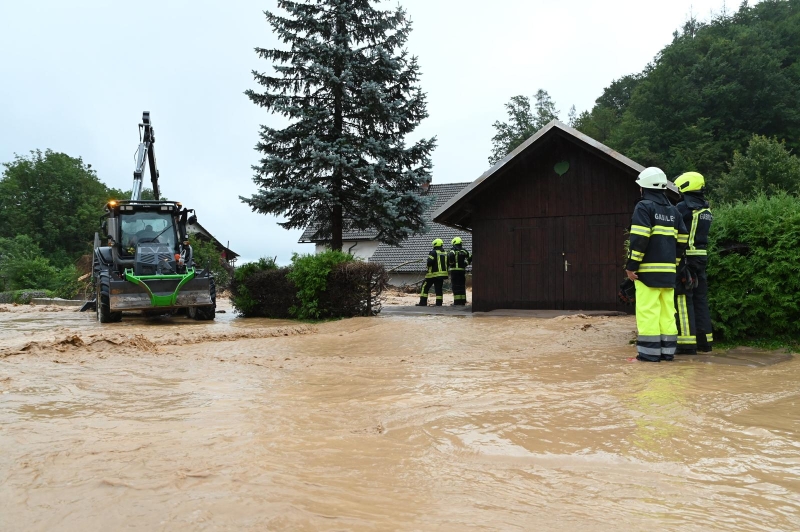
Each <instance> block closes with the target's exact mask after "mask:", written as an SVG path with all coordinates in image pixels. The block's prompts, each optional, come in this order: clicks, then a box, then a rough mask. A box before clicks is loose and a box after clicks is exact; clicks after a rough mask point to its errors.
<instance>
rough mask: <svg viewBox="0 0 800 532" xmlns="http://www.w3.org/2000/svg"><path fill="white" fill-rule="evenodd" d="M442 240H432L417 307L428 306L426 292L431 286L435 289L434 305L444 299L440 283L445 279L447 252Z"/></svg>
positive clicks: (440, 303)
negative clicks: (426, 270)
mask: <svg viewBox="0 0 800 532" xmlns="http://www.w3.org/2000/svg"><path fill="white" fill-rule="evenodd" d="M443 246H444V242H442V239H441V238H437V239H436V240H434V241H433V250H431V252H430V253H429V254H428V272H427V273H426V274H425V282H423V283H422V292H420V294H419V303H417V306H418V307H427V306H428V292H429V291H430V289H431V286H433V287H434V289H435V290H436V306H437V307H441V306H442V302H443V300H444V296H443V295H442V285H443V284H444V280H445V279H447V253H445V251H444V247H443Z"/></svg>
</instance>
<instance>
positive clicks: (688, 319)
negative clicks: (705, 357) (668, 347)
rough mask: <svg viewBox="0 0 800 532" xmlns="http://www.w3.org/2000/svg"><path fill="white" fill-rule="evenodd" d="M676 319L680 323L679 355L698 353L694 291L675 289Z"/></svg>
mask: <svg viewBox="0 0 800 532" xmlns="http://www.w3.org/2000/svg"><path fill="white" fill-rule="evenodd" d="M675 311H676V312H675V319H676V320H677V323H678V353H681V351H684V352H686V354H691V352H692V351H694V352H695V353H696V352H697V351H696V350H697V337H696V331H697V328H696V325H695V315H694V314H695V313H694V290H686V289H684V288H683V287H682V286H678V287H677V288H676V289H675Z"/></svg>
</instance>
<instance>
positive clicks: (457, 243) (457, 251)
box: [447, 236, 472, 305]
mask: <svg viewBox="0 0 800 532" xmlns="http://www.w3.org/2000/svg"><path fill="white" fill-rule="evenodd" d="M450 243H451V244H452V245H453V248H452V249H451V250H450V251H449V252H448V253H447V267H448V269H449V270H450V283H451V284H452V285H453V305H466V304H467V266H468V265H470V264H472V255H470V253H469V251H468V250H466V249H464V248H463V247H462V244H461V237H460V236H457V237H455V238H454V239H453V240H452V241H451V242H450Z"/></svg>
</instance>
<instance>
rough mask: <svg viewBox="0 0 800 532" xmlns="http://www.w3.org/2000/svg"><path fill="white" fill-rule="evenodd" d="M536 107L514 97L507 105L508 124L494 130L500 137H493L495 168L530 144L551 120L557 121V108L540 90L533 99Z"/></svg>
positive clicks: (498, 124) (501, 123)
mask: <svg viewBox="0 0 800 532" xmlns="http://www.w3.org/2000/svg"><path fill="white" fill-rule="evenodd" d="M534 99H535V104H534V106H533V109H531V101H530V99H529V98H528V97H527V96H522V95H519V96H513V97H512V98H511V100H510V101H509V102H508V103H507V104H506V105H505V107H506V112H507V113H508V122H500V121H497V122H495V123H494V124H492V127H494V128H495V130H497V133H496V134H495V136H494V137H492V154H491V155H490V156H489V164H495V163H496V162H497V161H499V160H501V159H502V158H503V157H505V156H506V155H508V154H509V153H511V152H512V151H514V150H515V149H516V148H517V146H519V145H520V144H522V143H523V142H525V141H526V140H528V138H530V137H531V136H533V134H534V133H536V132H537V131H539V130H540V129H542V128H543V127H544V126H546V125H547V124H548V122H550V121H551V120H557V119H558V110H557V109H556V104H555V102H554V101H553V100H552V98H550V95H549V94H548V93H547V91H545V90H542V89H539V90H538V91H537V92H536V94H535V95H534Z"/></svg>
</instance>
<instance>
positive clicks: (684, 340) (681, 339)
mask: <svg viewBox="0 0 800 532" xmlns="http://www.w3.org/2000/svg"><path fill="white" fill-rule="evenodd" d="M696 343H697V338H696V337H694V336H678V345H695V344H696Z"/></svg>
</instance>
